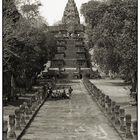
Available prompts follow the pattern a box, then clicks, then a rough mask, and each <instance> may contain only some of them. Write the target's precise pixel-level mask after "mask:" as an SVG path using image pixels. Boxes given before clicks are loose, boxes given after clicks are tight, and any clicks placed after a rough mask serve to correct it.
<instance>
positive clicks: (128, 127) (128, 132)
mask: <svg viewBox="0 0 140 140" xmlns="http://www.w3.org/2000/svg"><path fill="white" fill-rule="evenodd" d="M125 119H126V133H125V137H126V138H132V137H133V136H132V132H131V115H130V114H127V115H126V116H125Z"/></svg>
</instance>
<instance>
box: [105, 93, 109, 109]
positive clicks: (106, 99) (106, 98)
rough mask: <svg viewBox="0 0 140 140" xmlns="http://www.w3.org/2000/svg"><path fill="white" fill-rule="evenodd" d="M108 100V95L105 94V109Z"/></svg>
mask: <svg viewBox="0 0 140 140" xmlns="http://www.w3.org/2000/svg"><path fill="white" fill-rule="evenodd" d="M108 100H109V96H108V95H107V96H105V110H106V111H107V109H108Z"/></svg>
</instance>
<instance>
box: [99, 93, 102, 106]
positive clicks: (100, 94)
mask: <svg viewBox="0 0 140 140" xmlns="http://www.w3.org/2000/svg"><path fill="white" fill-rule="evenodd" d="M99 104H100V105H101V104H102V93H101V92H99Z"/></svg>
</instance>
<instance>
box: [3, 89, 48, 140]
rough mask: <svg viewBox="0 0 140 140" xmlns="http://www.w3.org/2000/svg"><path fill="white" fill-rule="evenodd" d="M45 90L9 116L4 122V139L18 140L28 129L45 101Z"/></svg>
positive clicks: (37, 93)
mask: <svg viewBox="0 0 140 140" xmlns="http://www.w3.org/2000/svg"><path fill="white" fill-rule="evenodd" d="M44 94H45V95H43V89H41V90H40V91H39V92H36V93H35V94H34V95H33V96H32V97H31V98H30V99H29V100H28V101H27V102H24V103H23V104H21V105H20V106H19V108H17V109H15V111H14V114H11V115H9V119H8V120H4V121H3V139H4V140H7V139H8V140H16V139H17V138H18V136H19V135H20V134H21V133H22V131H23V130H24V129H25V128H26V126H27V125H28V123H29V122H30V120H31V118H32V117H33V116H34V114H35V112H36V111H37V110H38V108H39V107H40V106H41V105H42V103H43V101H45V98H46V97H47V96H46V93H44Z"/></svg>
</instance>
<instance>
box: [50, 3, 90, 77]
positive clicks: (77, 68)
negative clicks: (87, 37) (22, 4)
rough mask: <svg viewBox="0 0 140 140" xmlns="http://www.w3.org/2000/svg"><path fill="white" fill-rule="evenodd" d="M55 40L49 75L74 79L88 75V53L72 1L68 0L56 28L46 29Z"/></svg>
mask: <svg viewBox="0 0 140 140" xmlns="http://www.w3.org/2000/svg"><path fill="white" fill-rule="evenodd" d="M48 30H49V31H50V32H51V33H53V34H54V35H55V37H56V40H57V53H56V55H55V57H54V59H53V60H52V62H51V67H50V68H49V74H52V75H54V76H55V75H59V74H60V72H61V74H62V75H65V76H69V77H74V76H77V78H78V76H80V77H81V76H83V75H84V74H89V71H90V68H89V67H90V66H89V61H88V60H89V59H88V52H87V51H86V49H85V45H84V25H82V24H80V17H79V13H78V10H77V7H76V4H75V1H74V0H68V2H67V4H66V7H65V11H64V13H63V17H62V23H61V24H59V25H58V26H49V29H48Z"/></svg>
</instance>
